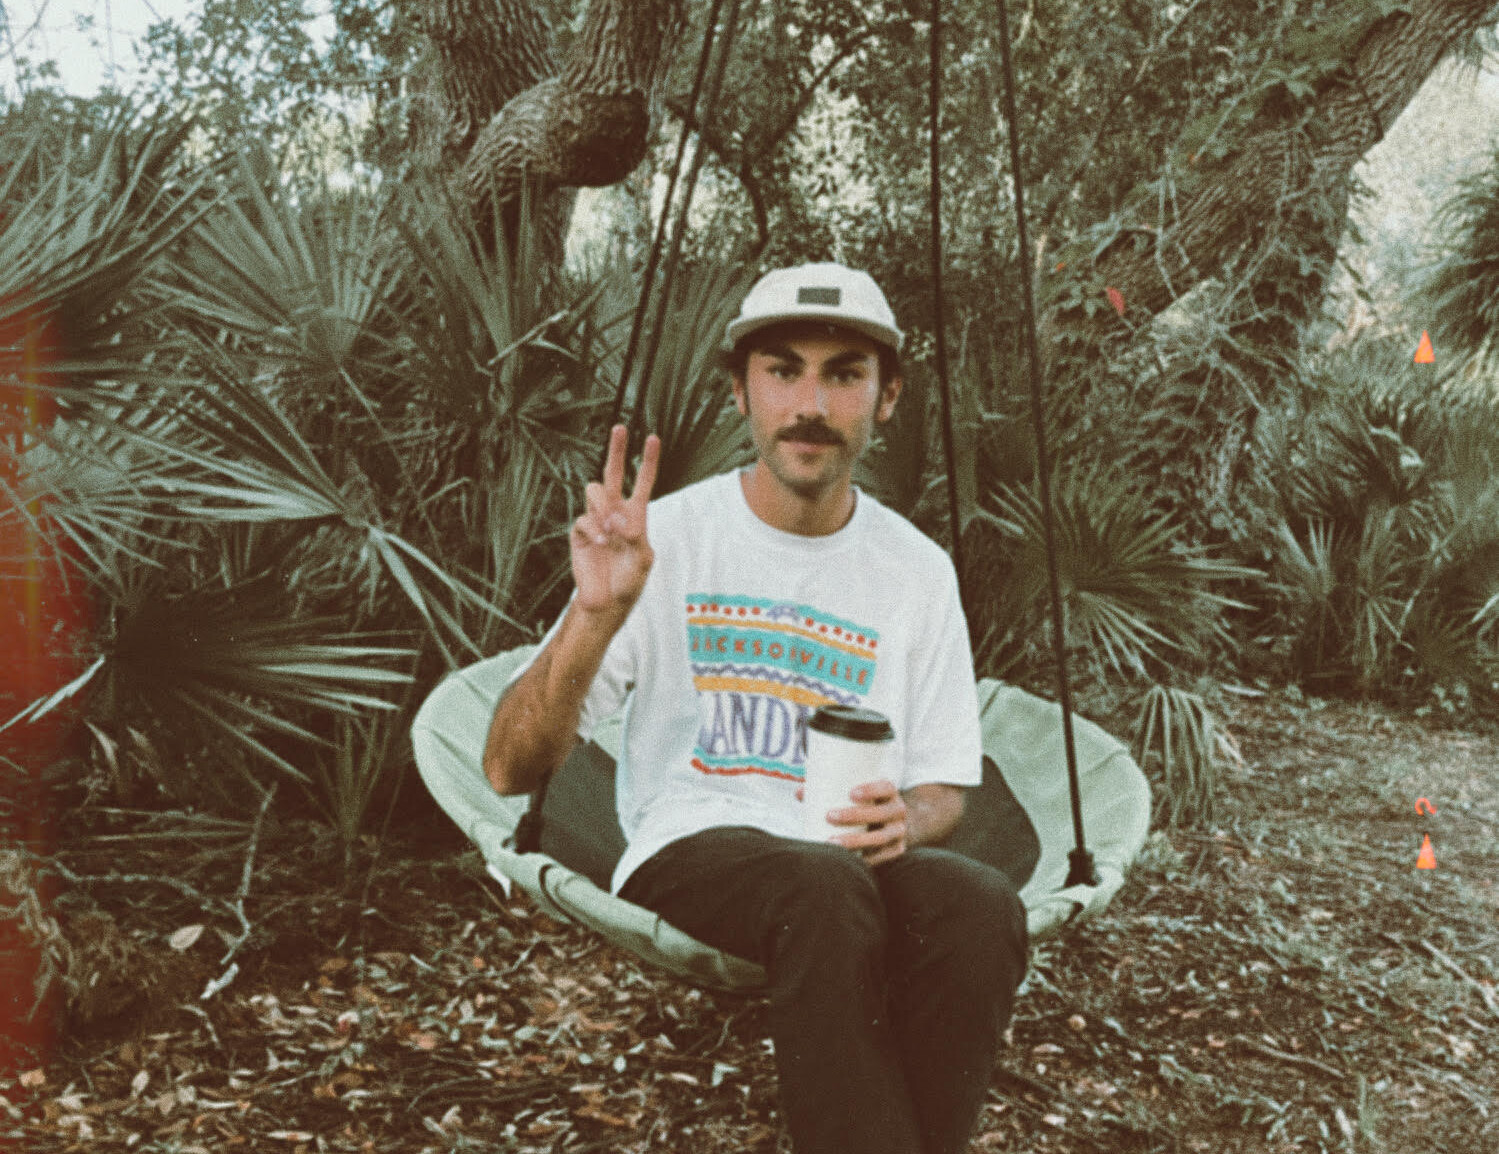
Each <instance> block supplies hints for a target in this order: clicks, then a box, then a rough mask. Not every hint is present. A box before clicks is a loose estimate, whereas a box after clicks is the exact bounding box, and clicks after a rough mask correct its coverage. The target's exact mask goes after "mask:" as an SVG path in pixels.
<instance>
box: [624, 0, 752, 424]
mask: <svg viewBox="0 0 1499 1154" xmlns="http://www.w3.org/2000/svg"><path fill="white" fill-rule="evenodd" d="M739 8H740V4H739V0H734V2H733V4H731V5H730V7H729V18H728V21H727V23H726V24H725V25H724V30H723V48H722V49H720V50H719V53H718V60H717V61H716V62H715V64H714V66H713V79H712V80H711V81H709V83H708V95H707V99H706V100H705V101H703V108H704V114H700V115H699V116H698V124H699V125H702V124H703V123H704V122H705V120H706V115H705V114H706V112H707V110H709V109H712V108H716V107H717V106H718V94H719V92H720V90H721V89H722V88H723V77H724V72H725V71H726V70H727V66H728V63H729V55H730V53H732V52H733V50H734V33H735V31H736V30H737V28H738V26H739ZM685 131H686V126H685V125H684V126H683V132H684V135H683V139H684V140H685V139H686V136H685ZM707 153H708V148H707V143H706V142H705V141H704V140H703V137H702V131H701V129H700V130H699V133H698V146H697V148H696V149H694V150H693V153H692V167H691V168H689V169H688V170H687V185H686V188H684V189H683V191H682V204H681V206H680V207H679V208H678V210H677V223H676V226H675V227H674V228H673V229H672V233H671V252H670V253H668V254H667V257H666V278H665V279H664V280H663V281H662V282H661V300H660V303H659V304H658V305H657V307H656V323H655V324H654V325H653V326H652V327H651V342H650V345H649V346H648V347H647V349H646V355H645V362H644V363H643V364H642V365H641V367H640V388H639V389H637V390H636V392H635V407H634V409H633V410H632V411H631V413H630V443H631V444H634V443H635V442H636V439H637V437H638V436H639V434H640V424H641V420H642V418H643V417H644V415H645V395H646V390H647V389H648V388H649V387H650V381H651V373H652V372H654V371H655V368H656V354H657V353H658V352H659V351H660V349H661V333H662V331H663V330H664V329H665V328H666V313H667V310H668V309H669V308H670V307H671V290H672V285H673V284H674V282H675V281H676V275H677V266H678V264H679V262H680V258H681V255H682V240H683V238H684V237H685V236H686V235H687V214H688V213H689V212H690V211H691V210H692V194H693V193H694V192H695V191H696V190H697V178H698V174H699V173H700V172H702V170H703V158H704V157H705V156H706V155H707ZM664 215H665V214H664V213H663V216H664Z"/></svg>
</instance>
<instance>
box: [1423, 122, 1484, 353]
mask: <svg viewBox="0 0 1499 1154" xmlns="http://www.w3.org/2000/svg"><path fill="white" fill-rule="evenodd" d="M1431 233H1432V235H1434V236H1437V237H1441V238H1442V240H1443V244H1442V251H1441V255H1440V257H1439V258H1438V259H1437V260H1436V261H1435V262H1434V263H1433V264H1432V265H1431V266H1430V268H1429V270H1428V272H1427V274H1426V278H1425V281H1424V283H1423V284H1422V286H1421V292H1420V296H1421V300H1420V304H1421V305H1422V306H1423V308H1424V312H1423V313H1422V315H1423V316H1425V315H1429V316H1431V317H1433V318H1435V319H1434V321H1433V323H1432V326H1431V327H1432V329H1433V336H1434V337H1435V338H1436V340H1437V341H1438V342H1439V343H1440V344H1441V345H1442V346H1443V347H1444V348H1450V349H1453V350H1454V351H1455V352H1456V353H1457V354H1458V355H1459V356H1466V357H1468V358H1469V359H1470V361H1471V364H1470V365H1469V366H1468V368H1469V371H1470V372H1471V373H1472V374H1473V375H1479V374H1483V375H1486V376H1487V377H1488V378H1489V379H1490V380H1492V379H1493V376H1494V374H1495V373H1496V372H1499V145H1496V146H1495V147H1494V149H1493V153H1492V155H1491V156H1490V158H1489V161H1488V164H1487V165H1486V167H1484V168H1483V169H1482V170H1480V171H1479V172H1478V173H1477V174H1475V175H1474V176H1472V177H1470V178H1469V179H1467V180H1465V181H1463V182H1461V184H1460V185H1459V188H1458V191H1457V192H1456V194H1455V195H1454V196H1453V197H1452V199H1451V200H1449V201H1448V202H1447V203H1446V204H1444V205H1443V206H1442V208H1441V210H1440V211H1439V212H1438V214H1437V219H1436V221H1435V222H1434V223H1433V228H1432V229H1431Z"/></svg>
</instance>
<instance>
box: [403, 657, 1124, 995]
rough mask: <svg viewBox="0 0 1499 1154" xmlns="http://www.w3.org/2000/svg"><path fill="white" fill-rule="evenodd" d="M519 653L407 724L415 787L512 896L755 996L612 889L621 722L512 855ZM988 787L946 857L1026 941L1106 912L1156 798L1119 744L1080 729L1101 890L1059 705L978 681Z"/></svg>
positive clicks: (678, 969) (698, 946) (558, 776)
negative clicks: (977, 873)
mask: <svg viewBox="0 0 1499 1154" xmlns="http://www.w3.org/2000/svg"><path fill="white" fill-rule="evenodd" d="M535 648H536V647H535V646H530V645H528V646H522V647H521V648H519V649H512V650H510V651H508V652H506V653H501V654H499V655H498V656H496V657H491V658H489V659H487V660H485V661H480V662H478V663H477V664H475V665H470V666H468V667H467V668H464V669H460V670H458V671H457V672H455V673H452V674H449V675H448V676H447V677H446V678H445V679H444V680H443V681H442V682H441V683H440V684H439V685H438V686H437V688H436V689H435V690H433V692H432V693H431V695H430V696H429V697H428V698H427V700H426V701H425V703H424V704H423V705H422V708H421V710H420V711H419V712H418V713H417V716H416V721H415V723H414V724H413V726H412V730H411V736H412V743H413V746H414V748H415V754H416V764H417V768H418V770H419V771H420V772H421V775H422V780H423V781H424V782H426V785H427V788H428V789H429V790H430V791H431V793H432V796H433V797H434V798H435V799H436V800H437V802H438V804H439V805H441V806H442V808H443V809H444V810H446V811H447V813H448V816H450V817H451V818H452V819H453V820H454V821H455V822H456V823H457V824H458V827H459V828H460V829H461V830H463V832H464V833H465V834H467V835H468V837H469V838H470V839H471V840H472V841H473V842H474V844H475V845H476V846H478V848H479V851H480V852H481V853H482V854H483V855H484V860H485V863H486V865H487V866H488V869H489V872H490V873H491V874H493V875H494V876H495V877H496V878H497V879H499V881H500V884H501V885H502V886H504V887H505V888H506V890H507V891H508V890H509V889H510V886H511V885H512V884H514V885H519V886H520V887H521V888H522V889H523V890H525V891H526V892H527V893H528V894H530V895H531V897H532V898H533V899H534V900H535V901H536V904H537V905H538V906H540V907H541V908H542V909H543V910H545V911H546V912H547V913H549V914H551V915H552V916H554V917H557V918H561V919H564V920H567V921H572V922H577V923H579V924H580V925H584V926H588V927H590V928H592V929H594V930H597V931H598V932H599V933H601V934H603V935H604V936H605V937H606V938H608V939H609V940H610V941H611V942H614V943H615V944H617V945H620V946H622V947H624V948H625V949H628V950H631V951H633V952H634V953H635V954H637V955H639V956H640V957H641V958H642V959H643V960H645V961H647V962H651V963H654V964H655V965H657V966H660V967H661V968H663V969H666V970H669V971H670V972H672V973H674V974H677V975H679V976H680V977H684V978H687V979H689V980H691V981H695V982H699V983H702V984H704V985H709V986H714V987H718V988H725V989H755V988H758V987H760V986H762V985H764V983H765V974H764V971H763V970H762V969H761V967H759V966H758V965H755V964H753V963H750V962H747V961H745V960H744V959H742V958H736V957H733V956H731V955H728V954H725V953H722V952H721V951H719V950H715V949H712V948H711V947H709V946H705V945H703V944H702V943H701V942H698V941H696V940H695V939H693V938H691V937H689V936H688V935H686V934H684V933H682V932H681V931H680V930H677V929H676V928H674V927H673V926H671V925H669V924H667V923H666V922H664V921H662V920H661V919H660V918H659V917H657V916H656V915H655V914H654V913H651V912H650V911H649V910H645V909H642V908H641V907H640V906H637V905H633V904H632V903H630V902H627V901H625V900H624V899H623V898H618V897H615V896H613V895H612V894H610V893H609V889H608V887H609V878H610V876H611V875H612V874H613V872H614V865H615V862H617V861H618V860H619V856H620V854H621V853H623V852H624V848H625V841H624V836H623V834H621V833H620V829H619V822H618V820H617V818H616V817H615V808H614V759H615V757H616V756H617V755H618V752H619V747H620V743H621V739H622V736H623V732H622V731H623V713H622V712H621V713H620V714H616V715H615V716H614V717H612V718H609V719H607V720H605V721H604V722H602V723H601V724H600V725H599V727H598V728H597V729H596V730H595V731H594V735H593V738H592V739H591V740H590V741H587V742H581V743H579V744H578V745H577V746H575V747H574V749H573V752H572V754H571V755H570V756H569V757H568V759H567V761H566V762H565V763H564V764H563V765H562V767H561V768H560V769H559V770H558V771H557V772H556V773H555V774H553V776H552V781H551V784H550V785H549V787H548V788H547V791H546V795H545V801H544V803H543V807H542V811H541V819H542V824H541V850H540V851H539V852H532V853H519V852H517V851H516V849H515V847H514V841H513V838H514V834H515V829H516V826H517V824H519V822H520V819H521V817H522V816H523V815H524V814H525V812H526V809H527V806H528V804H529V798H528V797H526V796H516V797H501V796H500V795H499V794H497V793H496V792H495V791H494V787H493V786H491V785H490V784H489V780H488V779H487V778H486V777H485V776H484V768H483V765H482V763H481V758H482V754H483V749H484V739H485V735H486V734H487V733H488V730H489V723H490V720H491V718H492V717H493V716H494V711H495V706H496V705H497V704H498V703H499V699H500V694H501V693H502V692H503V690H504V688H505V686H506V685H507V684H508V683H509V681H510V679H511V677H512V675H513V674H514V673H515V672H516V671H517V670H518V669H520V667H521V666H522V664H524V663H525V662H526V661H527V660H528V659H529V657H530V656H531V654H532V653H533V652H534V650H535ZM978 693H979V710H980V714H979V719H980V725H981V727H982V730H983V749H984V777H983V783H982V784H981V785H979V786H976V787H975V788H973V789H971V790H969V791H968V793H967V805H966V807H965V810H964V814H963V820H962V822H961V823H960V824H959V826H958V828H957V829H956V830H955V831H954V833H953V835H952V837H951V838H950V839H949V841H948V843H947V846H948V848H949V849H953V850H956V851H958V852H960V853H963V854H966V855H968V856H969V857H973V858H976V859H978V860H979V861H983V862H987V863H988V864H990V865H993V866H995V867H997V868H998V869H1001V870H1003V871H1004V872H1005V873H1006V874H1008V875H1009V877H1010V879H1011V880H1012V881H1013V882H1014V883H1015V887H1016V889H1017V890H1019V892H1020V899H1021V901H1022V902H1023V903H1024V904H1025V909H1026V923H1027V926H1028V928H1029V930H1030V934H1031V937H1032V938H1039V937H1044V936H1045V935H1047V934H1051V933H1055V932H1056V931H1057V930H1058V929H1060V928H1061V927H1062V926H1064V925H1065V924H1067V923H1068V922H1070V921H1072V920H1073V919H1075V918H1080V917H1090V916H1093V915H1096V914H1098V913H1099V912H1101V911H1102V910H1103V909H1104V907H1105V906H1107V905H1108V903H1109V900H1110V899H1111V898H1112V897H1113V896H1114V894H1115V893H1116V892H1117V891H1118V890H1119V887H1120V886H1121V885H1123V883H1124V873H1125V869H1126V868H1127V867H1128V865H1129V863H1130V862H1131V861H1132V860H1133V858H1134V856H1135V855H1136V854H1137V853H1138V852H1139V850H1140V847H1141V845H1143V844H1144V841H1145V835H1146V831H1147V829H1148V828H1149V825H1150V787H1149V785H1148V784H1147V783H1146V780H1145V775H1144V774H1143V773H1141V772H1140V769H1139V767H1138V766H1137V765H1136V764H1135V763H1134V761H1133V760H1132V759H1131V758H1130V756H1129V753H1128V751H1127V750H1126V749H1125V747H1124V746H1123V745H1122V744H1121V743H1120V742H1119V741H1118V740H1117V739H1115V738H1114V737H1111V736H1110V735H1109V734H1107V733H1105V732H1104V731H1103V730H1102V729H1100V728H1099V727H1098V726H1097V725H1094V724H1093V723H1092V722H1089V721H1086V720H1083V719H1075V721H1074V740H1075V744H1076V753H1077V763H1078V777H1079V783H1080V786H1081V795H1080V796H1081V799H1082V808H1083V819H1084V821H1085V823H1086V825H1087V830H1088V848H1089V849H1090V850H1091V851H1092V853H1093V856H1094V864H1095V867H1096V870H1097V876H1098V883H1097V884H1096V885H1073V886H1068V885H1066V879H1067V875H1068V852H1069V850H1070V849H1071V848H1072V844H1073V843H1072V825H1071V809H1070V800H1069V794H1068V774H1067V766H1066V758H1065V754H1064V749H1063V737H1062V726H1061V710H1060V708H1059V707H1058V706H1057V705H1055V704H1053V703H1051V702H1048V701H1044V700H1042V699H1041V698H1039V697H1036V696H1034V695H1032V694H1029V693H1026V692H1024V691H1023V690H1020V689H1017V688H1015V687H1014V686H1011V685H1004V684H1002V683H1000V682H997V681H993V680H990V679H988V678H985V679H983V680H981V681H979V683H978Z"/></svg>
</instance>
